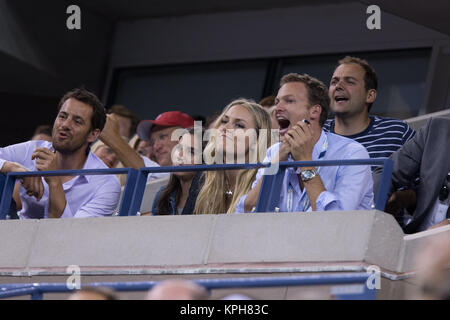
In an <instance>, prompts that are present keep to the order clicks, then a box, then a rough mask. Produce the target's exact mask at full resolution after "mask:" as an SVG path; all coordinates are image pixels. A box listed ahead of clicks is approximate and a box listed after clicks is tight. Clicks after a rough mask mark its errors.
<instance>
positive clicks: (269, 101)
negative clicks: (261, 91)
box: [259, 96, 276, 111]
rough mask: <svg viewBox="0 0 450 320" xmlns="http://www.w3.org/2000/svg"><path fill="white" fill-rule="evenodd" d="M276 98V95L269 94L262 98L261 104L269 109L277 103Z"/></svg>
mask: <svg viewBox="0 0 450 320" xmlns="http://www.w3.org/2000/svg"><path fill="white" fill-rule="evenodd" d="M275 98H276V97H275V96H268V97H265V98H262V99H261V101H260V102H259V105H260V106H261V107H263V108H264V109H266V110H267V111H268V110H269V109H270V108H272V107H273V106H274V105H275Z"/></svg>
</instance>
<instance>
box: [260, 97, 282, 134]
mask: <svg viewBox="0 0 450 320" xmlns="http://www.w3.org/2000/svg"><path fill="white" fill-rule="evenodd" d="M275 99H276V97H275V96H268V97H265V98H263V99H261V101H260V102H259V104H260V105H261V106H262V107H264V109H266V111H267V112H268V113H269V115H270V119H271V120H272V129H279V126H278V121H277V118H276V116H275V108H276V105H275Z"/></svg>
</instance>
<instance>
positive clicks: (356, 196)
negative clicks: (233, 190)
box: [235, 130, 373, 213]
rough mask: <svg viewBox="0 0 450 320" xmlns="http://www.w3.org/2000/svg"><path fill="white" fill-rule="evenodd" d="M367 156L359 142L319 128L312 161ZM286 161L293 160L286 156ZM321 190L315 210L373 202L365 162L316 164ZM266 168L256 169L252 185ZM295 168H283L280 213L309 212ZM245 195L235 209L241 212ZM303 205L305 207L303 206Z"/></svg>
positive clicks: (361, 206)
mask: <svg viewBox="0 0 450 320" xmlns="http://www.w3.org/2000/svg"><path fill="white" fill-rule="evenodd" d="M280 146H281V143H278V144H275V145H273V146H271V147H270V148H269V149H268V150H267V155H266V158H265V159H264V162H272V159H273V157H275V156H276V155H277V154H278V150H279V149H280ZM324 150H325V155H323V157H321V160H344V159H346V160H349V159H369V154H368V153H367V150H366V148H364V147H363V146H362V145H361V144H360V143H358V142H356V141H354V140H351V139H348V138H345V137H342V136H339V135H336V134H333V133H328V132H325V131H323V130H322V134H321V135H320V138H319V141H318V142H317V143H316V144H315V146H314V149H313V153H312V160H318V159H319V155H320V154H321V153H322V154H323V152H324ZM288 161H293V159H292V157H291V156H290V155H289V159H288ZM317 169H318V173H319V176H320V178H321V179H322V183H323V185H324V187H325V189H326V190H325V191H323V192H322V193H320V195H319V197H318V198H317V201H316V208H317V211H328V210H367V209H371V207H372V205H373V181H372V174H371V170H370V166H369V165H365V166H326V167H317ZM264 170H266V169H264V168H263V169H259V170H258V173H257V174H256V180H255V181H254V182H253V184H252V188H254V187H255V186H256V184H257V183H258V181H259V179H261V177H262V175H263V172H264ZM297 172H299V171H298V170H297V168H292V167H290V168H287V169H286V172H285V175H284V179H283V184H282V187H281V194H280V203H279V205H278V207H279V208H280V211H283V212H300V211H312V208H311V206H310V205H309V199H307V197H308V195H307V193H306V189H303V191H302V190H301V189H300V184H299V182H298V176H297ZM246 197H247V196H246V195H244V196H242V197H241V199H240V201H239V203H238V205H237V206H236V210H235V212H237V213H243V212H244V202H245V199H246ZM305 206H306V210H305V208H304V207H305Z"/></svg>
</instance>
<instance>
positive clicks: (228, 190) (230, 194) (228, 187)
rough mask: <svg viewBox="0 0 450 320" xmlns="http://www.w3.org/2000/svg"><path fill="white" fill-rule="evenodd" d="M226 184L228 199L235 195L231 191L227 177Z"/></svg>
mask: <svg viewBox="0 0 450 320" xmlns="http://www.w3.org/2000/svg"><path fill="white" fill-rule="evenodd" d="M225 183H226V184H227V189H226V190H225V195H226V196H227V197H231V196H232V195H233V191H231V189H230V183H229V182H228V179H227V178H226V177H225Z"/></svg>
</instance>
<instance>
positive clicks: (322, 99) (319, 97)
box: [280, 73, 330, 127]
mask: <svg viewBox="0 0 450 320" xmlns="http://www.w3.org/2000/svg"><path fill="white" fill-rule="evenodd" d="M290 82H301V83H303V84H304V85H305V87H306V90H307V92H308V101H309V103H310V104H311V105H316V104H318V105H320V106H321V107H322V111H321V113H320V118H319V124H320V126H321V127H322V126H323V124H324V123H325V121H326V120H327V118H328V110H329V109H330V97H329V96H328V88H327V86H326V85H324V84H323V82H322V81H320V80H318V79H316V78H314V77H311V76H310V75H308V74H306V73H305V74H298V73H289V74H286V75H284V76H283V77H282V78H281V81H280V87H282V86H283V85H285V84H286V83H290Z"/></svg>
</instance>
